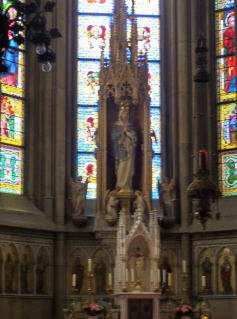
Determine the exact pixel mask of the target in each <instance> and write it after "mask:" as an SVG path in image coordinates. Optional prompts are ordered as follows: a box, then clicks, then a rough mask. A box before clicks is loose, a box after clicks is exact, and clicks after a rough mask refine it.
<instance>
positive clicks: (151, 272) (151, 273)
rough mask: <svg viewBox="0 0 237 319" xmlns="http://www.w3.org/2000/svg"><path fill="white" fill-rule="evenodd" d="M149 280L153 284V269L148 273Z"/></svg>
mask: <svg viewBox="0 0 237 319" xmlns="http://www.w3.org/2000/svg"><path fill="white" fill-rule="evenodd" d="M150 277H151V278H150V279H151V282H153V269H151V271H150Z"/></svg>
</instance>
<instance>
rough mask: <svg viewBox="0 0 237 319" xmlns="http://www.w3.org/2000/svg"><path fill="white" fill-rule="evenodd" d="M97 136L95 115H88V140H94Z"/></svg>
mask: <svg viewBox="0 0 237 319" xmlns="http://www.w3.org/2000/svg"><path fill="white" fill-rule="evenodd" d="M95 138H96V126H95V123H94V118H93V117H88V119H87V120H86V140H87V141H88V142H93V141H94V140H95Z"/></svg>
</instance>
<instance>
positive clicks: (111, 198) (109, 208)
mask: <svg viewBox="0 0 237 319" xmlns="http://www.w3.org/2000/svg"><path fill="white" fill-rule="evenodd" d="M117 192H118V191H117V190H114V191H112V192H110V190H109V189H108V190H107V191H106V193H105V196H104V199H105V202H106V213H107V214H106V217H105V219H106V220H107V223H108V224H109V225H110V226H113V225H114V224H115V223H116V221H117V219H118V203H119V200H118V199H117V198H116V194H117Z"/></svg>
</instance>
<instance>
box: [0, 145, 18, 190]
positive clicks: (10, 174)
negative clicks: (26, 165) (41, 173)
mask: <svg viewBox="0 0 237 319" xmlns="http://www.w3.org/2000/svg"><path fill="white" fill-rule="evenodd" d="M0 191H1V192H4V193H11V194H22V193H23V152H22V150H21V149H19V148H15V147H9V146H4V145H0Z"/></svg>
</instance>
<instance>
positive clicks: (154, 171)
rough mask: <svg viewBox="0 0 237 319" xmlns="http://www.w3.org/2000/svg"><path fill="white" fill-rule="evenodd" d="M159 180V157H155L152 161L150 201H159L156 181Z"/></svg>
mask: <svg viewBox="0 0 237 319" xmlns="http://www.w3.org/2000/svg"><path fill="white" fill-rule="evenodd" d="M160 179H161V157H160V155H155V156H154V157H153V159H152V199H159V192H158V180H160Z"/></svg>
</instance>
